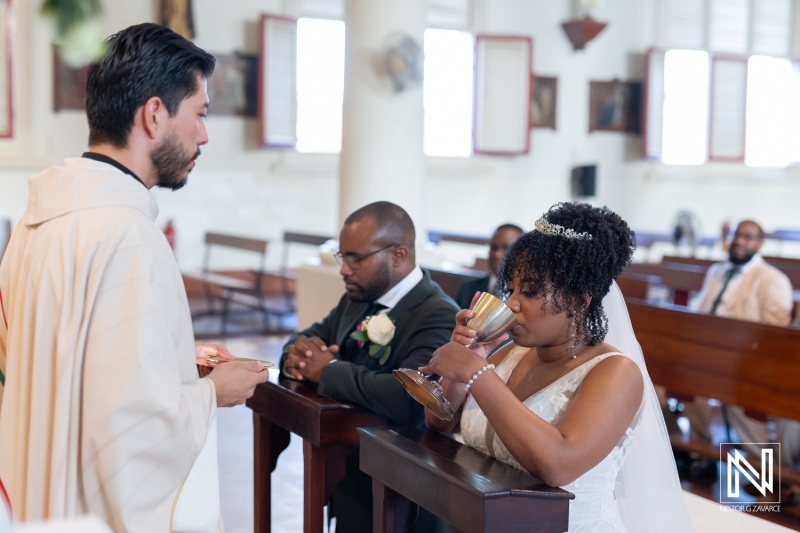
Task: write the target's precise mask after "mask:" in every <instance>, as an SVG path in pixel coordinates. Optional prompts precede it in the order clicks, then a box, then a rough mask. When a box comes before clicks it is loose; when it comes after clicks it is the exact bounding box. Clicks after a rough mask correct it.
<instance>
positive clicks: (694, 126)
mask: <svg viewBox="0 0 800 533" xmlns="http://www.w3.org/2000/svg"><path fill="white" fill-rule="evenodd" d="M798 6H800V0H663V1H662V4H661V17H662V18H661V25H660V26H661V30H662V32H661V44H662V46H663V49H666V50H667V51H666V52H663V51H651V53H650V54H649V60H648V84H647V85H648V88H647V119H646V124H647V128H646V139H645V141H646V142H645V151H646V155H647V157H648V158H650V159H658V160H661V161H662V162H664V163H676V164H701V163H704V162H706V161H733V162H742V163H745V164H747V165H750V166H777V167H781V166H787V165H789V164H796V163H800V126H799V125H798V124H800V103H798V99H797V97H796V95H797V94H798V89H800V73H799V72H798V67H797V65H796V64H794V63H792V62H791V61H790V60H788V59H784V58H785V57H787V56H788V55H789V50H790V49H791V40H792V32H791V27H792V20H793V18H794V17H793V15H794V11H796V9H797V7H798Z"/></svg>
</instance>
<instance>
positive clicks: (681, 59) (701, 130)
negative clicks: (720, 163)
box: [661, 50, 709, 165]
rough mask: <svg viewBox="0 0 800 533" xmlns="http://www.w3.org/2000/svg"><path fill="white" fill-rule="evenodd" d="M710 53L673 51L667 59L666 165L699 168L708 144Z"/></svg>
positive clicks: (665, 96)
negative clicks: (697, 166) (694, 166)
mask: <svg viewBox="0 0 800 533" xmlns="http://www.w3.org/2000/svg"><path fill="white" fill-rule="evenodd" d="M708 68H709V64H708V54H707V53H705V52H698V51H694V50H670V51H669V52H667V53H666V55H665V58H664V141H663V151H662V155H661V159H662V161H663V162H664V163H672V164H679V165H699V164H701V163H703V162H705V160H706V146H707V144H708Z"/></svg>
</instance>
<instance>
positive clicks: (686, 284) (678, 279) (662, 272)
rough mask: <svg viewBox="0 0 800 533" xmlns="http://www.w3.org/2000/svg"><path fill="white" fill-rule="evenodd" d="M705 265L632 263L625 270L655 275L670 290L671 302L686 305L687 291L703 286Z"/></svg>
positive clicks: (687, 299) (696, 289)
mask: <svg viewBox="0 0 800 533" xmlns="http://www.w3.org/2000/svg"><path fill="white" fill-rule="evenodd" d="M706 270H708V269H707V268H706V267H702V266H698V265H689V264H684V263H667V262H661V263H633V264H632V265H631V266H630V268H628V269H627V270H626V272H630V273H634V274H641V275H649V276H657V277H659V278H661V283H662V284H663V285H666V286H667V287H669V288H670V289H671V290H672V295H673V296H672V303H674V304H676V305H688V303H689V293H691V292H697V291H699V290H700V289H701V288H702V287H703V280H704V279H705V277H706Z"/></svg>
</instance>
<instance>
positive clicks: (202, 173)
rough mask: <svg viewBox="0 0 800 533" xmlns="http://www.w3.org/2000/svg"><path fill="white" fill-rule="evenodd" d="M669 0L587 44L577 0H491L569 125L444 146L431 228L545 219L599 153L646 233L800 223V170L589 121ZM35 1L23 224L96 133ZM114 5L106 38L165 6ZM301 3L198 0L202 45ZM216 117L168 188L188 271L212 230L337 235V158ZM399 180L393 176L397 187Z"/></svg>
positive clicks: (630, 5)
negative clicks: (461, 148) (681, 226)
mask: <svg viewBox="0 0 800 533" xmlns="http://www.w3.org/2000/svg"><path fill="white" fill-rule="evenodd" d="M655 3H656V2H655V0H643V1H634V0H609V1H607V2H605V3H604V5H603V6H602V7H600V8H598V9H597V10H596V11H595V12H594V17H595V18H596V19H598V20H602V21H605V22H608V23H609V26H608V28H606V29H605V30H604V31H603V32H602V33H601V34H600V35H599V36H598V37H597V38H596V39H595V40H594V41H592V42H591V43H589V44H588V46H587V48H586V50H584V51H578V52H575V51H573V50H572V47H571V45H570V44H569V42H568V41H567V39H566V37H565V36H564V34H563V31H562V30H561V27H560V25H561V23H562V22H563V21H565V20H567V19H568V18H570V17H571V15H572V14H571V2H566V1H559V2H553V1H552V0H491V1H489V0H477V16H476V30H477V31H478V32H483V33H508V34H521V35H532V36H533V38H534V70H535V71H536V72H537V73H540V74H542V75H551V76H557V77H558V89H559V94H558V115H557V126H558V129H557V130H555V131H552V130H544V129H535V130H534V131H533V135H532V149H531V153H530V154H529V155H527V156H521V157H509V158H497V157H475V158H470V159H451V158H428V191H429V195H430V198H429V200H428V202H427V205H428V214H427V221H428V225H429V227H430V228H434V229H440V230H452V231H462V232H479V233H488V232H489V231H490V230H491V229H492V228H493V227H494V226H495V225H497V224H499V223H502V222H507V221H509V222H515V223H518V224H520V225H522V226H523V227H526V228H530V227H532V225H533V222H534V220H535V219H536V218H537V217H538V216H539V215H540V214H541V213H542V212H543V211H545V210H546V209H547V208H548V207H549V206H550V205H551V204H553V203H554V202H558V201H564V200H569V199H571V196H570V189H569V172H570V169H571V168H572V167H573V166H576V165H582V164H597V165H598V181H597V193H598V194H597V196H596V197H595V198H593V199H592V200H591V201H592V202H593V203H595V204H599V205H600V204H605V205H608V206H609V207H611V208H612V209H615V210H617V211H618V212H620V214H622V215H623V216H624V217H625V218H626V219H627V220H628V221H629V222H630V223H631V226H632V227H633V228H635V229H641V230H646V231H661V232H666V231H668V228H669V226H670V224H671V222H672V220H673V217H674V216H675V214H676V213H677V211H678V210H680V209H690V210H692V211H694V212H696V213H697V214H698V215H700V217H701V220H702V223H703V226H704V228H705V232H706V233H707V234H716V233H717V231H718V228H719V227H720V226H721V224H722V222H723V221H724V220H725V219H736V218H737V217H741V216H747V217H753V218H755V219H757V220H760V221H761V222H762V223H763V224H764V226H765V228H766V229H767V230H771V229H775V228H778V227H782V228H785V227H800V221H795V217H794V215H793V209H792V204H793V203H794V200H795V199H796V198H798V197H800V177H799V176H798V172H800V171H798V169H749V168H747V167H744V166H742V165H730V164H709V165H703V166H696V167H688V166H665V165H660V164H656V163H649V162H644V161H642V160H641V159H640V158H639V151H640V149H641V142H640V138H639V137H637V136H633V135H626V134H622V133H609V132H595V133H591V134H590V133H588V128H587V124H588V89H589V80H611V79H614V78H618V79H621V80H632V79H641V78H642V76H643V53H644V51H645V50H646V49H647V48H648V47H650V46H651V45H652V44H653V43H654V42H655V37H654V35H655V34H656V32H655V17H654V14H653V10H654V9H655V8H654V6H655ZM28 4H31V5H28ZM34 4H37V3H36V2H22V1H19V0H18V1H16V2H15V3H14V5H15V17H16V22H17V28H18V35H17V53H16V54H17V57H16V63H15V82H16V92H15V98H16V99H17V121H16V122H17V124H16V129H17V133H18V134H17V138H16V139H15V140H12V141H4V140H0V190H2V193H0V213H2V214H5V215H7V216H10V217H12V219H13V220H14V221H16V220H18V218H19V216H20V215H21V214H22V211H23V209H24V205H25V202H26V200H27V192H26V185H25V178H26V177H27V176H28V175H30V174H32V173H34V172H37V171H39V170H41V169H43V168H45V167H47V166H49V165H51V164H53V163H56V162H58V161H60V160H61V159H63V158H64V157H68V156H74V155H79V154H80V153H81V152H82V151H84V149H85V140H86V137H87V135H88V129H87V127H86V125H85V118H84V116H83V114H82V113H81V112H79V111H60V112H57V113H56V112H53V111H52V103H51V102H52V85H53V82H52V57H51V50H50V47H49V45H48V44H47V43H48V42H49V41H50V38H51V29H50V25H49V23H48V22H46V21H44V20H42V19H41V17H39V15H38V13H37V12H36V5H34ZM104 5H105V6H106V12H105V14H104V16H103V19H102V30H103V32H104V33H106V34H110V33H112V32H114V31H116V30H118V29H121V28H123V27H125V26H127V25H129V24H133V23H138V22H143V21H147V20H153V18H154V9H153V5H154V3H147V2H111V1H108V0H106V1H105V2H104ZM292 5H293V4H292V3H291V2H290V1H289V0H284V2H281V1H280V0H272V1H265V0H237V1H236V2H216V1H213V0H195V1H194V9H195V27H196V31H197V39H196V42H197V44H198V45H200V46H202V47H204V48H206V49H207V50H209V51H210V52H212V53H232V52H234V51H244V52H250V53H254V52H256V51H257V46H258V45H257V28H258V18H259V14H260V13H261V12H265V11H269V12H273V13H281V12H291V10H292V8H291V6H292ZM111 6H113V8H112V7H111ZM212 105H213V102H212ZM207 125H208V130H209V134H210V139H211V140H210V144H209V145H208V146H207V147H205V148H203V155H202V157H201V158H200V159H199V161H198V166H197V168H196V169H195V170H194V171H193V172H192V174H191V177H190V181H189V184H188V185H187V186H186V187H185V188H184V189H183V190H181V191H179V192H177V193H173V192H169V191H156V195H157V197H158V200H159V204H160V206H161V214H160V216H159V220H158V223H159V224H160V225H163V224H165V222H166V220H167V219H168V218H174V219H175V221H176V225H177V230H178V257H179V261H180V262H181V266H182V267H185V268H187V267H193V266H197V265H198V264H199V263H200V259H201V256H202V236H203V233H204V232H205V231H206V230H217V231H223V232H236V233H243V234H249V235H256V236H265V237H267V238H270V239H271V240H273V241H274V242H275V246H274V248H273V249H272V250H271V252H270V262H271V263H272V264H273V265H274V264H277V262H278V261H279V257H280V237H281V234H282V232H283V230H284V229H292V230H298V231H308V232H315V233H329V234H334V233H336V231H337V230H338V228H336V221H337V220H338V213H336V209H337V205H338V201H337V195H338V188H337V177H336V174H337V171H338V157H337V156H334V155H325V154H296V153H291V152H281V151H267V150H263V149H261V148H259V147H258V146H257V141H256V137H257V134H256V131H257V124H256V121H255V120H254V119H243V118H241V117H234V116H220V115H211V116H209V117H208V120H207ZM376 179H378V180H379V179H381V178H380V176H376ZM397 186H401V185H399V184H393V183H386V184H385V190H386V199H388V200H391V199H392V191H393V189H394V188H395V187H397Z"/></svg>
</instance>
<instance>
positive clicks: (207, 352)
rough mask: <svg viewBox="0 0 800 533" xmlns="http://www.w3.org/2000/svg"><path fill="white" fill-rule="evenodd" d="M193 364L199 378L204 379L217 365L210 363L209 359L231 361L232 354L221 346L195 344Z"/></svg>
mask: <svg viewBox="0 0 800 533" xmlns="http://www.w3.org/2000/svg"><path fill="white" fill-rule="evenodd" d="M194 356H195V362H196V363H197V371H198V372H199V373H200V377H201V378H204V377H206V376H207V375H209V374H210V373H211V371H212V370H213V369H214V367H215V366H217V365H218V364H219V363H218V362H216V363H213V364H212V363H211V362H210V361H209V360H208V358H209V357H221V358H222V359H227V360H230V359H233V354H232V353H231V352H229V351H228V349H227V348H225V347H224V346H223V345H221V344H196V345H195V346H194Z"/></svg>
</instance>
